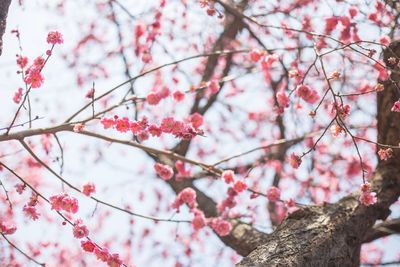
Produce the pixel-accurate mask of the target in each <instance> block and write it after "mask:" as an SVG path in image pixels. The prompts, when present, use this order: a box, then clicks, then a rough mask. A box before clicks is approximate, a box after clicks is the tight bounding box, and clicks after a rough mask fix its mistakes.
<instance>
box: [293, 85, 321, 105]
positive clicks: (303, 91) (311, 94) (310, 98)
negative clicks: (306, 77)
mask: <svg viewBox="0 0 400 267" xmlns="http://www.w3.org/2000/svg"><path fill="white" fill-rule="evenodd" d="M296 94H297V95H298V96H299V97H301V98H302V99H303V100H304V101H306V102H307V103H310V104H314V103H315V102H317V101H318V99H319V94H318V92H317V91H316V90H314V89H311V88H310V87H309V86H308V85H304V84H301V85H298V86H297V87H296Z"/></svg>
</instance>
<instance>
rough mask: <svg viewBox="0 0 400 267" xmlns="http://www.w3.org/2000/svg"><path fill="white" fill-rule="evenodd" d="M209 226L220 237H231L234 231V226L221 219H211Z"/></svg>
mask: <svg viewBox="0 0 400 267" xmlns="http://www.w3.org/2000/svg"><path fill="white" fill-rule="evenodd" d="M209 225H210V226H211V228H212V229H213V230H214V231H215V232H216V233H217V234H218V235H219V236H226V235H229V233H230V232H231V230H232V224H231V223H230V222H228V221H225V220H223V219H221V218H213V219H211V220H210V222H209Z"/></svg>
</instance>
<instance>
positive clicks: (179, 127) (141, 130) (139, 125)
mask: <svg viewBox="0 0 400 267" xmlns="http://www.w3.org/2000/svg"><path fill="white" fill-rule="evenodd" d="M200 116H201V115H200V114H198V115H196V114H193V115H192V116H190V117H189V119H188V122H184V121H179V120H175V119H174V118H172V117H166V118H164V119H163V120H162V121H161V124H160V125H157V124H150V123H149V122H148V119H147V118H146V117H143V118H142V119H141V120H139V121H133V120H129V119H128V118H127V117H123V118H119V117H118V116H114V117H113V118H106V117H104V118H102V119H101V121H100V123H101V124H102V125H103V127H104V129H109V128H113V129H115V130H117V131H119V132H121V133H126V132H132V133H133V134H134V135H136V136H137V138H138V139H139V141H145V140H147V139H149V137H150V135H151V136H153V137H160V136H161V134H163V133H165V134H172V135H173V136H175V137H176V138H181V139H184V140H189V139H192V138H194V137H195V136H197V135H203V134H204V132H203V130H201V129H199V128H198V127H199V126H200V125H201V124H202V117H200Z"/></svg>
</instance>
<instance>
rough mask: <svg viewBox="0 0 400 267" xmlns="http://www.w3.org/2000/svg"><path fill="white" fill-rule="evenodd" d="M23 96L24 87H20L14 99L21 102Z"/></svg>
mask: <svg viewBox="0 0 400 267" xmlns="http://www.w3.org/2000/svg"><path fill="white" fill-rule="evenodd" d="M21 98H22V88H18V90H17V92H15V94H14V97H13V101H14V102H15V104H19V102H21Z"/></svg>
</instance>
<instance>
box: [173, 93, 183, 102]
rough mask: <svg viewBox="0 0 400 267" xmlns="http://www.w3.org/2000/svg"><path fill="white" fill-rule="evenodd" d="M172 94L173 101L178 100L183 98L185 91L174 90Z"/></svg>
mask: <svg viewBox="0 0 400 267" xmlns="http://www.w3.org/2000/svg"><path fill="white" fill-rule="evenodd" d="M172 96H173V97H174V99H175V101H177V102H180V101H182V100H183V99H184V98H185V93H183V92H182V91H179V90H178V91H175V92H174V93H173V94H172Z"/></svg>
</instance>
